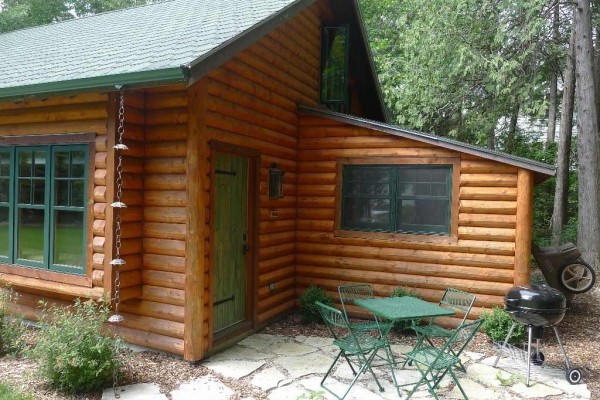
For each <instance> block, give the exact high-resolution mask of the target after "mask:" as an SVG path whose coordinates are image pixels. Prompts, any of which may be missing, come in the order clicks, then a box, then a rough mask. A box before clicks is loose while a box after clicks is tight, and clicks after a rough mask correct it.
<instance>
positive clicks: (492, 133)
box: [487, 126, 496, 150]
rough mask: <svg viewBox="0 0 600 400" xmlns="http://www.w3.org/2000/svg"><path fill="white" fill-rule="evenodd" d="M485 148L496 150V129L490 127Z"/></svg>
mask: <svg viewBox="0 0 600 400" xmlns="http://www.w3.org/2000/svg"><path fill="white" fill-rule="evenodd" d="M487 148H488V149H490V150H494V149H495V148H496V127H495V126H492V127H491V129H490V130H489V131H488V135H487Z"/></svg>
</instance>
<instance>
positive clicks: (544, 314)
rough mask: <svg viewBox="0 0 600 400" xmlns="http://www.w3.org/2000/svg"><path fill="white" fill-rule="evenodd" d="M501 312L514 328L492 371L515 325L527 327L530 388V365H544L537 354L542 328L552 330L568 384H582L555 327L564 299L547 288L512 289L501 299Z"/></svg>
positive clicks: (533, 286) (510, 330)
mask: <svg viewBox="0 0 600 400" xmlns="http://www.w3.org/2000/svg"><path fill="white" fill-rule="evenodd" d="M504 305H505V307H504V309H505V310H506V312H508V313H509V314H510V315H511V317H512V319H513V324H512V326H511V327H510V329H509V331H508V335H506V339H505V340H504V343H503V344H502V346H501V347H500V350H499V352H498V356H497V357H496V362H495V363H494V367H495V366H496V365H497V364H498V361H499V360H500V357H501V356H502V351H503V350H504V349H505V347H506V344H507V343H508V341H509V340H510V338H511V336H512V333H513V331H514V329H515V326H516V324H517V323H522V324H524V325H525V326H527V386H529V372H530V370H531V363H532V362H533V363H534V364H535V365H542V364H543V363H544V354H543V353H542V352H541V351H540V341H541V339H542V337H543V335H544V328H547V327H552V329H553V330H554V334H555V335H556V340H557V342H558V346H559V347H560V350H561V352H562V353H563V356H564V357H565V364H566V365H567V374H566V378H567V381H569V383H571V384H576V383H579V382H580V381H581V371H580V370H579V369H578V368H572V367H571V364H570V362H569V357H567V353H566V352H565V349H564V347H563V345H562V343H561V341H560V337H559V336H558V330H557V329H556V325H558V324H559V323H560V321H562V319H563V318H564V316H565V312H566V311H567V299H566V298H565V296H564V295H563V294H562V293H561V292H560V291H559V290H557V289H554V288H551V287H550V286H547V285H529V286H515V287H513V288H511V289H509V291H508V292H507V293H506V297H504ZM533 338H535V340H536V349H535V352H534V353H532V352H531V341H532V339H533Z"/></svg>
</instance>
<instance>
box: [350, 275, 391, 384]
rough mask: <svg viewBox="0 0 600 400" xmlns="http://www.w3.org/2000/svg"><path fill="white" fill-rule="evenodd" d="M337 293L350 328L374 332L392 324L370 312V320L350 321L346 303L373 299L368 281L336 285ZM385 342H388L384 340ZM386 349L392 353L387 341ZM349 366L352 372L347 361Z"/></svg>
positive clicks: (384, 330) (384, 329)
mask: <svg viewBox="0 0 600 400" xmlns="http://www.w3.org/2000/svg"><path fill="white" fill-rule="evenodd" d="M338 293H339V295H340V302H341V303H342V310H343V311H344V315H345V316H346V319H347V320H348V322H349V324H350V328H351V329H353V330H356V331H359V332H374V331H377V330H378V329H380V328H381V330H382V331H383V332H386V334H387V332H389V330H390V329H392V326H394V323H393V322H392V321H382V320H381V319H380V318H379V317H377V315H375V314H372V313H371V318H370V320H361V321H351V320H350V317H349V315H348V309H347V306H348V305H353V304H354V301H355V300H358V299H374V298H375V295H374V294H373V287H372V286H371V285H369V284H368V283H357V284H353V285H342V286H338ZM386 343H388V342H387V341H386ZM387 351H388V352H389V353H390V354H392V349H391V347H390V346H389V343H388V349H387ZM348 364H349V365H350V368H351V369H352V372H354V373H356V372H355V371H354V367H353V366H352V364H351V363H350V362H349V363H348Z"/></svg>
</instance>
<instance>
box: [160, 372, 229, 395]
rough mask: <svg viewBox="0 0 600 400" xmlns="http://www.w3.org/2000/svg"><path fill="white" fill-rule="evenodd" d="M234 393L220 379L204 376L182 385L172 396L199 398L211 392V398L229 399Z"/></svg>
mask: <svg viewBox="0 0 600 400" xmlns="http://www.w3.org/2000/svg"><path fill="white" fill-rule="evenodd" d="M234 393H235V392H234V391H233V390H231V389H230V388H229V387H227V386H226V385H225V384H223V383H222V382H221V381H220V380H219V379H217V378H215V377H212V376H203V377H201V378H199V379H196V380H193V381H192V382H190V383H184V384H182V385H180V386H179V388H178V389H176V390H174V391H172V392H171V398H172V399H173V400H197V399H201V398H207V395H208V394H209V395H210V400H228V399H230V398H231V397H232V396H233V395H234Z"/></svg>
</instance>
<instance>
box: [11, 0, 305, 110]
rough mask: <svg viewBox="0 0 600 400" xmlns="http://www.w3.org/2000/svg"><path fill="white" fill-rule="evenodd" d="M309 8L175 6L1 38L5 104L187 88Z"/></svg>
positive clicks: (233, 2) (200, 1) (260, 0)
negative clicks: (217, 59) (236, 50)
mask: <svg viewBox="0 0 600 400" xmlns="http://www.w3.org/2000/svg"><path fill="white" fill-rule="evenodd" d="M307 3H309V1H306V0H171V1H164V2H161V3H156V4H152V5H147V6H141V7H134V8H129V9H125V10H120V11H113V12H108V13H104V14H99V15H96V16H93V17H87V18H80V19H75V20H70V21H65V22H60V23H56V24H51V25H45V26H40V27H35V28H29V29H23V30H19V31H14V32H9V33H5V34H1V35H0V98H4V99H8V98H18V97H26V96H33V95H43V94H45V93H59V92H67V91H76V90H83V89H102V88H106V89H108V88H110V87H112V86H114V85H119V84H125V85H150V84H161V83H169V82H177V81H187V80H188V78H189V69H190V68H191V67H192V66H194V65H198V64H199V63H201V62H202V61H203V60H204V59H208V58H209V57H211V56H212V55H214V54H215V53H216V52H218V51H219V50H221V49H223V48H226V47H227V46H228V45H230V44H231V43H234V42H236V41H238V40H239V39H240V38H243V37H245V36H249V35H250V34H251V33H252V32H254V31H260V29H259V28H260V26H261V25H264V24H265V21H273V20H274V19H277V18H279V19H284V18H287V17H289V15H288V14H293V12H292V11H294V10H292V9H293V8H294V7H299V6H305V5H306V4H307ZM221 58H222V57H221ZM221 61H222V59H221Z"/></svg>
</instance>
